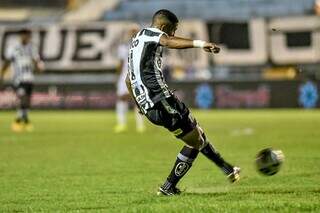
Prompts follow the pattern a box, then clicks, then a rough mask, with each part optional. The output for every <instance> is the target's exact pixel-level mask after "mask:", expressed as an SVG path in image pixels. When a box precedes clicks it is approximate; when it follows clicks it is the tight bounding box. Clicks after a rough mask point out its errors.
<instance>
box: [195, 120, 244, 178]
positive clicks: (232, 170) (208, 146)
mask: <svg viewBox="0 0 320 213" xmlns="http://www.w3.org/2000/svg"><path fill="white" fill-rule="evenodd" d="M197 129H198V133H197V134H199V135H200V136H201V137H200V138H201V141H202V142H201V147H200V149H199V150H200V152H201V153H202V154H203V155H204V156H206V157H207V158H208V159H209V160H211V161H212V162H214V163H215V164H216V165H217V166H218V167H219V168H220V169H221V170H222V171H223V172H224V174H225V175H227V177H228V179H229V180H230V181H231V182H235V181H238V180H239V179H240V176H239V173H240V168H238V167H234V166H232V165H231V164H230V163H228V162H227V161H226V160H225V159H224V158H223V157H222V156H221V155H220V153H219V152H218V151H217V149H215V147H214V146H213V145H212V143H210V141H209V140H208V139H207V137H206V135H205V133H204V131H203V130H202V128H201V127H200V126H198V127H197Z"/></svg>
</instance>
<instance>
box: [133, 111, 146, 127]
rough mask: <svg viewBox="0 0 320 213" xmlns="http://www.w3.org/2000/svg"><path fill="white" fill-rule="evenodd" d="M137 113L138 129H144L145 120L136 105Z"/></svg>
mask: <svg viewBox="0 0 320 213" xmlns="http://www.w3.org/2000/svg"><path fill="white" fill-rule="evenodd" d="M134 111H135V114H136V127H137V129H142V128H144V122H143V117H142V115H141V114H140V113H139V111H138V109H137V108H136V107H135V108H134Z"/></svg>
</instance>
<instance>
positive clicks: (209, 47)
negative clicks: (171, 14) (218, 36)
mask: <svg viewBox="0 0 320 213" xmlns="http://www.w3.org/2000/svg"><path fill="white" fill-rule="evenodd" d="M160 44H161V45H162V46H164V47H168V48H171V49H187V48H203V49H204V50H205V51H206V52H213V53H219V52H220V47H218V46H217V45H216V44H214V43H210V42H206V41H202V40H191V39H187V38H180V37H176V36H167V35H162V36H161V38H160Z"/></svg>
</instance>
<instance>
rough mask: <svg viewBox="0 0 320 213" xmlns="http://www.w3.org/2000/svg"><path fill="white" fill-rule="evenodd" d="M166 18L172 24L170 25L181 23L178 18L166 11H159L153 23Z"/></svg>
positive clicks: (153, 18) (154, 16)
mask: <svg viewBox="0 0 320 213" xmlns="http://www.w3.org/2000/svg"><path fill="white" fill-rule="evenodd" d="M163 18H165V19H166V20H168V21H169V22H170V24H177V23H178V22H179V20H178V18H177V16H176V15H175V14H174V13H173V12H171V11H169V10H166V9H161V10H158V11H157V12H156V13H155V14H154V15H153V17H152V22H153V23H154V22H155V21H156V20H157V19H163Z"/></svg>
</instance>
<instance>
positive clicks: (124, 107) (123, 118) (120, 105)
mask: <svg viewBox="0 0 320 213" xmlns="http://www.w3.org/2000/svg"><path fill="white" fill-rule="evenodd" d="M127 112H128V101H127V100H126V99H125V97H124V96H119V97H118V100H117V103H116V114H117V125H116V127H115V129H114V130H115V132H117V133H120V132H123V131H125V130H126V129H127Z"/></svg>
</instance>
